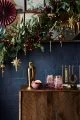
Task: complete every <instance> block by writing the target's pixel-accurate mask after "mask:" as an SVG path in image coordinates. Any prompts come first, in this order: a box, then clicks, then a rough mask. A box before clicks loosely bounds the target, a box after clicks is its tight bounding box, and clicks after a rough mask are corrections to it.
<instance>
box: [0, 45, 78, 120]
mask: <svg viewBox="0 0 80 120" xmlns="http://www.w3.org/2000/svg"><path fill="white" fill-rule="evenodd" d="M44 48H45V51H44V53H42V52H41V51H40V50H38V49H36V50H34V51H32V52H30V53H28V54H27V55H26V56H24V55H21V56H20V59H21V62H22V63H21V66H20V67H19V69H18V72H16V71H15V69H14V67H13V66H12V64H7V65H6V68H5V73H4V77H3V78H2V77H1V71H0V120H18V118H19V117H18V97H19V96H18V93H19V90H20V87H21V85H23V84H26V83H27V72H26V71H27V67H28V62H29V61H32V62H33V63H34V65H35V67H36V79H40V80H42V81H44V82H45V80H46V75H47V74H61V65H62V64H63V65H65V64H66V65H75V73H76V74H77V73H78V65H79V64H80V43H64V44H63V47H62V48H61V46H60V44H59V43H54V44H53V45H52V52H51V53H50V52H49V44H45V45H44Z"/></svg>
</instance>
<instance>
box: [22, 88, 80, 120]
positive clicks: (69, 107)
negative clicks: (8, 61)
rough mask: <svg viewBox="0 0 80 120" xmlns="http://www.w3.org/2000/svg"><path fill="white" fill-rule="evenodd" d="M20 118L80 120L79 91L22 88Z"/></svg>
mask: <svg viewBox="0 0 80 120" xmlns="http://www.w3.org/2000/svg"><path fill="white" fill-rule="evenodd" d="M20 92H21V103H20V104H21V105H20V107H21V108H20V109H21V120H80V91H78V90H71V91H65V90H62V91H59V90H56V91H54V90H31V91H27V90H23V91H20Z"/></svg>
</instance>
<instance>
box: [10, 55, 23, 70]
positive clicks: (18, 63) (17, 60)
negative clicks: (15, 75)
mask: <svg viewBox="0 0 80 120" xmlns="http://www.w3.org/2000/svg"><path fill="white" fill-rule="evenodd" d="M11 63H12V64H13V66H14V67H15V70H16V72H17V70H18V67H19V66H20V63H21V62H20V59H18V58H17V56H16V58H15V59H14V60H13V61H12V62H11Z"/></svg>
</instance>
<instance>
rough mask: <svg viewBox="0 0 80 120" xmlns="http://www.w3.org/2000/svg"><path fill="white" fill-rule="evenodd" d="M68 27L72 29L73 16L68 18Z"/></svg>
mask: <svg viewBox="0 0 80 120" xmlns="http://www.w3.org/2000/svg"><path fill="white" fill-rule="evenodd" d="M68 22H69V27H70V28H71V29H72V30H73V29H74V18H73V16H72V17H70V18H69V20H68Z"/></svg>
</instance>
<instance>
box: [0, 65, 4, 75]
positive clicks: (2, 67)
mask: <svg viewBox="0 0 80 120" xmlns="http://www.w3.org/2000/svg"><path fill="white" fill-rule="evenodd" d="M0 68H1V72H2V77H3V75H4V68H5V65H4V64H3V63H2V64H1V65H0Z"/></svg>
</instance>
